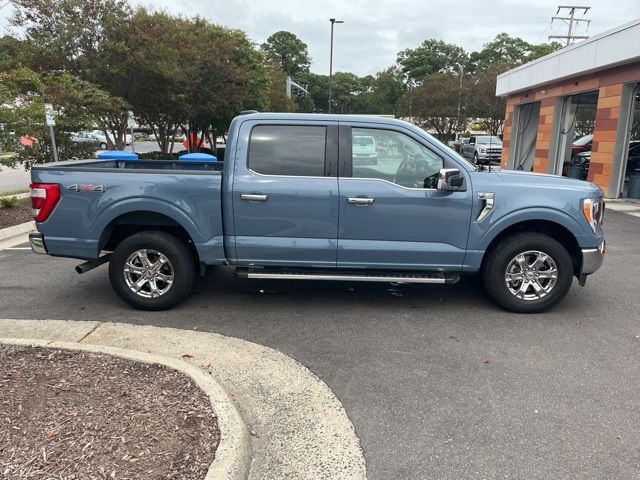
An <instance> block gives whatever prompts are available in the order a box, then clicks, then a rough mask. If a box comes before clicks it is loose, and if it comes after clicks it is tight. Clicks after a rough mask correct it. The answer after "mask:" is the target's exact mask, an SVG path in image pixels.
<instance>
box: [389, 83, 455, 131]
mask: <svg viewBox="0 0 640 480" xmlns="http://www.w3.org/2000/svg"><path fill="white" fill-rule="evenodd" d="M459 95H460V87H459V77H457V76H455V75H452V74H449V73H434V74H431V75H429V76H428V77H426V78H425V79H424V81H423V82H422V84H421V85H417V86H416V87H414V88H412V89H410V90H407V92H406V93H405V94H404V95H403V96H402V98H401V99H400V102H399V112H400V114H401V115H402V116H404V117H409V118H410V119H411V121H413V122H415V123H416V124H418V125H420V126H421V127H422V128H424V129H426V130H430V131H434V132H436V134H437V136H438V137H439V138H440V139H441V140H448V139H449V138H451V136H452V135H453V134H454V133H455V132H457V131H460V130H461V129H462V128H463V127H464V125H465V119H464V118H463V117H462V116H458V112H457V109H458V98H459Z"/></svg>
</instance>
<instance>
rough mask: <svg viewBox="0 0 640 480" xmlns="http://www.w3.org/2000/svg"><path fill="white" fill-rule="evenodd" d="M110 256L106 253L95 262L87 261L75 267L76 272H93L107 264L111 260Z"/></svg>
mask: <svg viewBox="0 0 640 480" xmlns="http://www.w3.org/2000/svg"><path fill="white" fill-rule="evenodd" d="M111 255H113V254H112V253H107V254H106V255H103V256H101V257H99V258H98V259H97V260H89V261H88V262H84V263H81V264H80V265H78V266H77V267H76V272H78V273H79V274H82V273H87V272H88V271H89V270H93V269H94V268H97V267H99V266H100V265H102V264H103V263H107V262H108V261H109V260H111Z"/></svg>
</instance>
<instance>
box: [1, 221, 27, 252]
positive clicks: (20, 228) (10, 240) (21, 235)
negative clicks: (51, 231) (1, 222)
mask: <svg viewBox="0 0 640 480" xmlns="http://www.w3.org/2000/svg"><path fill="white" fill-rule="evenodd" d="M35 228H36V224H35V223H34V222H26V223H21V224H19V225H14V226H12V227H7V228H2V229H0V250H4V249H5V248H9V247H13V246H14V245H20V244H21V243H24V242H26V241H28V240H29V237H28V233H29V232H31V231H32V230H35Z"/></svg>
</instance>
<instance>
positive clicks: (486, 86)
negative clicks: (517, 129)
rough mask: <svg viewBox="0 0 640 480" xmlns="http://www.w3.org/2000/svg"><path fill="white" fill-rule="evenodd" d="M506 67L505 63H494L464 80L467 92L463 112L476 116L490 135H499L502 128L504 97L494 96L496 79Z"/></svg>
mask: <svg viewBox="0 0 640 480" xmlns="http://www.w3.org/2000/svg"><path fill="white" fill-rule="evenodd" d="M507 69H508V66H506V65H505V64H503V63H495V64H492V65H489V66H488V67H487V68H485V69H484V70H482V71H479V72H476V73H475V74H474V75H473V76H472V77H470V78H469V79H468V80H467V82H466V88H467V89H468V92H469V94H468V95H465V99H466V101H465V103H466V109H465V113H466V114H467V115H468V116H469V117H473V118H478V119H479V124H480V125H481V127H482V128H483V130H486V131H488V132H490V133H491V134H492V135H500V134H502V131H503V129H504V112H505V108H506V99H505V98H503V97H497V96H496V79H497V76H498V75H499V74H500V73H502V72H504V71H505V70H507Z"/></svg>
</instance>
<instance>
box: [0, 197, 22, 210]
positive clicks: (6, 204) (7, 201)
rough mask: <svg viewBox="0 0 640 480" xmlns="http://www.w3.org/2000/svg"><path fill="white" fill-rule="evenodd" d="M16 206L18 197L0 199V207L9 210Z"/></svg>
mask: <svg viewBox="0 0 640 480" xmlns="http://www.w3.org/2000/svg"><path fill="white" fill-rule="evenodd" d="M16 205H18V197H0V207H2V208H11V207H15V206H16Z"/></svg>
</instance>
